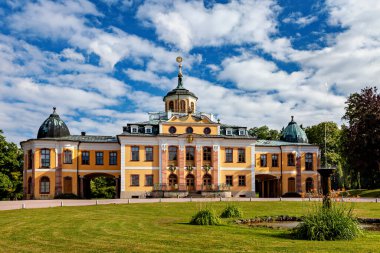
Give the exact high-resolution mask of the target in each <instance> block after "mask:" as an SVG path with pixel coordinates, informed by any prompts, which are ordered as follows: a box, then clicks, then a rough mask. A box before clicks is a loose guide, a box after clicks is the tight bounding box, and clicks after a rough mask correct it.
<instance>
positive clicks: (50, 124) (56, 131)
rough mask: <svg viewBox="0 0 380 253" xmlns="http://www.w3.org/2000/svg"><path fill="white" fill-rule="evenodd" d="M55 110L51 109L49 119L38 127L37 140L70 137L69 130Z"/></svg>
mask: <svg viewBox="0 0 380 253" xmlns="http://www.w3.org/2000/svg"><path fill="white" fill-rule="evenodd" d="M55 109H56V108H55V107H53V113H52V114H50V116H49V118H47V119H46V120H45V121H44V123H42V125H41V126H40V129H39V130H38V134H37V139H40V138H56V137H64V136H69V135H70V131H69V128H68V127H67V126H66V124H65V122H63V121H62V120H61V118H60V117H59V115H58V114H57V113H56V112H55Z"/></svg>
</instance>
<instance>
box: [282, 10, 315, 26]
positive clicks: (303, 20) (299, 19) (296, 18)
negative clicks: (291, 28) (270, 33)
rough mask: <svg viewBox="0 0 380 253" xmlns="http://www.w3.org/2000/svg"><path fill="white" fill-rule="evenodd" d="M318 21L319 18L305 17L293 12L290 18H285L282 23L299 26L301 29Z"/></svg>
mask: <svg viewBox="0 0 380 253" xmlns="http://www.w3.org/2000/svg"><path fill="white" fill-rule="evenodd" d="M317 20H318V17H317V16H313V15H308V16H303V15H302V13H301V12H293V13H291V14H290V15H289V16H288V17H286V18H284V19H283V20H282V22H284V23H291V24H296V25H299V26H300V27H305V26H307V25H309V24H311V23H314V22H315V21H317Z"/></svg>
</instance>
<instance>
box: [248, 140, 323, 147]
mask: <svg viewBox="0 0 380 253" xmlns="http://www.w3.org/2000/svg"><path fill="white" fill-rule="evenodd" d="M256 146H269V147H278V146H316V145H311V144H309V143H297V142H287V141H272V140H257V142H256Z"/></svg>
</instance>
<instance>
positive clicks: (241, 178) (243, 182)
mask: <svg viewBox="0 0 380 253" xmlns="http://www.w3.org/2000/svg"><path fill="white" fill-rule="evenodd" d="M245 185H246V184H245V176H239V186H245Z"/></svg>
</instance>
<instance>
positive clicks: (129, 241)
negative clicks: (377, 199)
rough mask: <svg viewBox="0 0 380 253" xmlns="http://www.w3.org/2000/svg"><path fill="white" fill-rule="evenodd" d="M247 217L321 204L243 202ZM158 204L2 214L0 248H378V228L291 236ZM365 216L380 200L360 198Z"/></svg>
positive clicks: (378, 214) (376, 213) (190, 207)
mask: <svg viewBox="0 0 380 253" xmlns="http://www.w3.org/2000/svg"><path fill="white" fill-rule="evenodd" d="M236 204H237V205H239V206H240V207H241V208H242V210H243V212H244V217H245V218H250V217H255V216H263V215H281V214H288V215H302V214H304V213H305V212H307V210H308V209H309V208H310V206H311V205H313V204H314V205H315V203H310V202H244V203H242V202H240V203H236ZM206 205H208V206H211V207H212V208H214V209H215V210H216V211H217V212H220V211H221V210H222V209H223V208H224V207H225V206H226V203H219V202H217V203H209V204H205V203H202V204H200V203H194V202H193V203H155V204H130V205H103V206H87V207H57V208H46V209H29V210H28V209H26V210H14V211H1V212H0V252H205V251H207V252H246V251H251V252H258V251H260V252H379V251H378V250H379V249H380V232H365V234H364V236H363V237H361V238H359V239H356V240H354V241H336V242H314V241H301V240H292V239H290V238H289V236H288V233H289V232H288V231H286V230H277V229H269V228H249V227H247V226H239V225H235V224H232V223H228V222H226V224H225V225H223V226H209V227H207V226H194V225H188V224H187V222H188V221H189V220H190V218H191V216H192V215H193V214H194V213H195V212H196V210H198V209H199V208H200V207H202V206H206ZM355 209H356V213H357V215H358V216H360V217H374V218H380V203H357V204H355Z"/></svg>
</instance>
